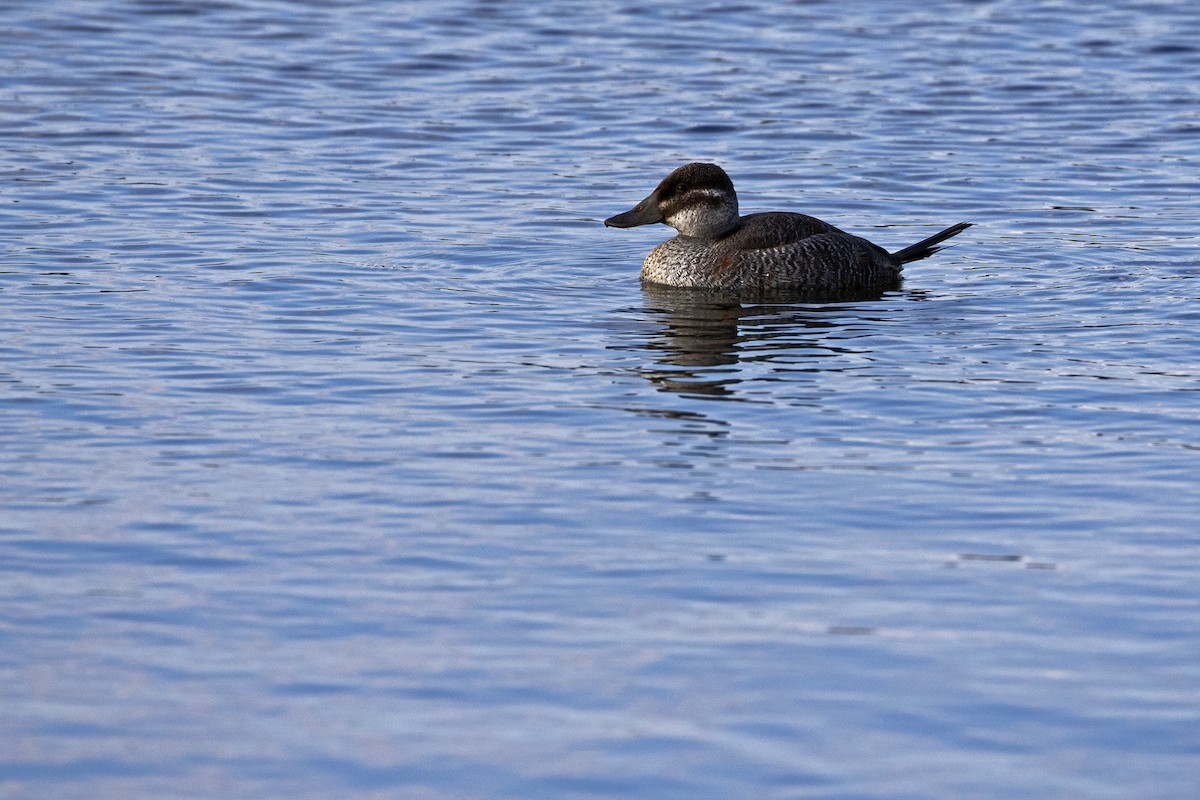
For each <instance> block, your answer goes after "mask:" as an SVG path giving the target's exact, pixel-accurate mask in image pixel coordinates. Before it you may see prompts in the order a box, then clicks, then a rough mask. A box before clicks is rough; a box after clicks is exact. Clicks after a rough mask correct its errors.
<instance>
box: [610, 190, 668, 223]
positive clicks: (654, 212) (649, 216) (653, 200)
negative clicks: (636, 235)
mask: <svg viewBox="0 0 1200 800" xmlns="http://www.w3.org/2000/svg"><path fill="white" fill-rule="evenodd" d="M662 221H663V215H662V212H660V211H659V210H658V198H657V197H655V196H654V195H650V196H649V197H647V198H646V199H645V200H643V201H642V202H640V203H638V204H637V205H636V206H634V207H633V208H631V209H630V210H628V211H626V212H625V213H624V214H617V215H616V216H615V217H609V218H608V219H606V220H604V225H605V227H608V228H636V227H637V226H638V225H650V224H653V223H655V222H662Z"/></svg>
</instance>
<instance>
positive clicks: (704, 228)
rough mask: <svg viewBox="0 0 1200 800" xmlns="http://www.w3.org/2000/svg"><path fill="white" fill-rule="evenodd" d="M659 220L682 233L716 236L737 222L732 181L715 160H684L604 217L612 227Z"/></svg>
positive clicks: (725, 231)
mask: <svg viewBox="0 0 1200 800" xmlns="http://www.w3.org/2000/svg"><path fill="white" fill-rule="evenodd" d="M654 222H661V223H663V224H665V225H670V226H671V227H672V228H674V229H675V230H677V231H679V232H680V233H681V234H683V235H684V236H697V237H700V238H706V239H710V238H715V237H717V236H721V235H722V234H725V233H729V232H730V231H732V230H733V229H735V228H736V227H737V226H738V202H737V194H736V193H735V192H734V191H733V181H731V180H729V176H728V175H726V174H725V170H723V169H721V168H720V167H718V166H717V165H716V164H685V165H684V166H682V167H680V168H679V169H677V170H675V171H674V172H672V173H671V174H670V175H668V176H667V177H666V178H663V182H662V183H660V184H659V185H658V188H657V189H655V190H654V191H653V192H651V193H650V196H649V197H647V198H646V199H645V200H643V201H642V202H640V203H638V204H637V205H636V206H634V207H633V208H632V209H630V210H629V211H626V212H625V213H624V214H617V215H616V216H615V217H609V218H608V219H606V220H604V224H605V225H607V226H609V227H612V228H633V227H636V226H638V225H649V224H651V223H654Z"/></svg>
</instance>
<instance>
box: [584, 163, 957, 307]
mask: <svg viewBox="0 0 1200 800" xmlns="http://www.w3.org/2000/svg"><path fill="white" fill-rule="evenodd" d="M654 223H663V224H665V225H669V226H671V227H672V228H674V229H675V230H676V231H678V232H679V233H678V235H677V236H675V237H674V238H672V239H668V240H667V241H665V242H663V243H662V244H660V245H658V246H657V247H655V248H654V249H653V250H651V251H650V254H649V255H647V256H646V259H645V261H644V262H643V263H642V273H641V277H642V281H643V282H644V283H651V284H665V285H667V286H677V287H686V288H693V289H715V290H722V291H732V292H735V293H743V294H761V293H764V292H794V293H800V294H805V295H813V296H819V295H833V296H848V295H862V294H873V293H874V294H877V293H882V292H884V291H887V290H890V289H894V288H897V287H898V286H899V284H900V273H901V271H902V269H903V267H904V265H905V264H908V263H911V262H913V261H918V260H920V259H922V258H928V257H929V256H931V255H933V254H934V253H936V252H938V251H939V250H941V249H942V248H941V247H939V246H938V245H939V244H940V243H941V242H944V241H945V240H947V239H949V238H950V237H951V236H957V235H958V234H960V233H962V232H963V231H965V230H966V229H967V228H969V227H971V223H969V222H960V223H958V224H956V225H951V226H950V227H949V228H946V229H945V230H943V231H940V232H938V233H935V234H934V235H932V236H930V237H928V238H927V239H922V240H921V241H919V242H917V243H916V244H912V245H909V246H908V247H905V248H903V249H902V250H897V251H896V252H894V253H892V252H888V251H887V250H885V249H883V248H882V247H880V246H879V245H877V244H873V243H872V242H869V241H867V240H866V239H864V238H862V237H861V236H855V235H853V234H850V233H847V232H846V231H844V230H842V229H840V228H837V227H835V226H833V225H831V224H829V223H828V222H824V221H822V220H820V219H817V218H816V217H810V216H808V215H806V214H797V213H793V212H787V211H770V212H766V213H760V214H747V215H746V216H741V215H740V214H739V213H738V198H737V192H735V191H734V188H733V181H732V180H730V178H729V175H728V174H726V172H725V170H723V169H722V168H721V167H719V166H718V165H716V164H704V163H692V164H685V165H684V166H682V167H679V168H678V169H676V170H675V171H674V172H672V173H671V174H670V175H668V176H667V177H666V178H664V179H663V180H662V182H661V183H659V184H658V187H657V188H656V189H655V190H654V191H653V192H651V193H650V195H649V196H648V197H647V198H646V199H645V200H643V201H642V202H640V203H638V204H637V205H636V206H634V207H633V208H632V209H630V210H629V211H626V212H625V213H623V214H617V215H616V216H613V217H609V218H608V219H606V220H605V221H604V225H605V226H606V227H610V228H633V227H636V226H638V225H651V224H654Z"/></svg>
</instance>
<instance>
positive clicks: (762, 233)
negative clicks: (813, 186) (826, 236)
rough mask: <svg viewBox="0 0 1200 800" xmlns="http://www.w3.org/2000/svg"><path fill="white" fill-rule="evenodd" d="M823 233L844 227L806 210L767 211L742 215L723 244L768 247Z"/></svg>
mask: <svg viewBox="0 0 1200 800" xmlns="http://www.w3.org/2000/svg"><path fill="white" fill-rule="evenodd" d="M823 233H844V231H842V230H840V229H838V228H835V227H834V226H832V225H830V224H829V223H828V222H825V221H823V220H819V219H817V218H816V217H810V216H808V215H807V214H793V213H790V212H786V211H768V212H766V213H763V214H747V215H746V216H744V217H742V221H741V225H739V226H738V228H737V230H735V231H734V232H733V233H731V234H729V236H727V237H725V238H724V239H723V240H722V244H724V245H726V246H728V247H733V248H736V249H737V250H766V249H769V248H772V247H786V246H787V245H789V244H794V243H796V242H798V241H800V240H802V239H807V238H809V237H810V236H818V235H820V234H823Z"/></svg>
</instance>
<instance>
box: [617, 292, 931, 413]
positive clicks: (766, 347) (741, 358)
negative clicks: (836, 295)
mask: <svg viewBox="0 0 1200 800" xmlns="http://www.w3.org/2000/svg"><path fill="white" fill-rule="evenodd" d="M643 292H644V294H645V297H646V306H645V308H644V309H642V312H643V313H645V314H646V315H647V316H648V317H649V318H650V319H651V320H653V321H657V322H661V328H657V329H656V330H655V331H654V332H653V333H651V334H650V335H648V336H646V337H645V338H644V339H643V340H641V341H639V342H638V343H637V344H636V345H634V347H633V348H632V349H638V350H646V351H650V352H652V353H654V354H655V356H654V362H655V363H654V364H653V365H649V364H648V365H645V366H643V367H642V368H641V374H642V376H643V377H644V378H646V379H647V380H649V381H651V382H652V383H654V384H655V385H656V386H658V387H659V388H661V389H662V390H663V391H669V392H676V393H681V394H689V395H701V396H706V397H713V398H721V399H739V400H748V399H752V398H749V397H746V396H743V395H740V394H739V392H738V388H739V384H741V383H743V382H744V381H745V380H746V379H747V375H746V370H745V367H746V365H747V362H754V361H758V362H772V363H776V364H788V365H791V367H792V368H794V369H805V370H807V371H812V370H818V369H822V368H833V369H837V368H842V367H844V359H843V360H840V361H839V360H836V359H835V360H834V361H833V362H831V363H830V364H829V366H828V367H823V366H822V361H823V360H828V359H827V358H825V357H828V356H834V355H846V354H855V353H861V352H862V346H861V344H860V343H856V342H855V340H856V339H858V338H861V336H862V329H863V327H864V326H865V325H870V323H872V322H873V321H876V320H878V318H879V317H880V316H881V313H892V312H888V311H884V309H886V308H888V307H889V306H890V305H891V304H890V303H889V302H888V301H889V300H899V299H908V300H912V299H917V298H916V296H915V295H913V294H908V293H904V294H901V293H894V292H893V293H888V294H886V295H883V294H880V295H873V296H871V297H867V298H864V297H861V296H860V297H855V298H847V299H845V300H836V299H830V298H822V299H821V302H814V301H813V300H811V299H809V298H797V297H787V296H778V297H774V296H764V297H756V298H754V299H753V302H747V301H746V300H745V299H744V298H740V297H737V296H735V295H729V294H721V293H714V292H712V291H701V290H695V289H681V288H677V287H671V286H657V285H654V284H646V285H644V286H643ZM881 303H882V304H883V308H882V309H881ZM797 364H803V366H797ZM838 364H841V365H842V367H839V366H837V365H838ZM760 377H761V376H760Z"/></svg>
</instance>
